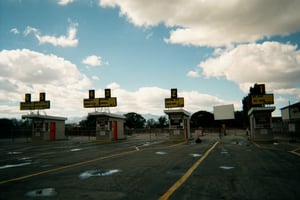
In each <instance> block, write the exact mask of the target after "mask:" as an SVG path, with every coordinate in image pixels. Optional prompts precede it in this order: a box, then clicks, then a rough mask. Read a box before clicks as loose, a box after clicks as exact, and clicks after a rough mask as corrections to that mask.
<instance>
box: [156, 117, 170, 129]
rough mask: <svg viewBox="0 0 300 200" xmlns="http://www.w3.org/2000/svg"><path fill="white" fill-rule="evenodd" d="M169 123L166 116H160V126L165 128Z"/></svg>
mask: <svg viewBox="0 0 300 200" xmlns="http://www.w3.org/2000/svg"><path fill="white" fill-rule="evenodd" d="M167 125H168V121H167V118H166V116H160V117H159V118H158V127H159V128H165V127H166V126H167Z"/></svg>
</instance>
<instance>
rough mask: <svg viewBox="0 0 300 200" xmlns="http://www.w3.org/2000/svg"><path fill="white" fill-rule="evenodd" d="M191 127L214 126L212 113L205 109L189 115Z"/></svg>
mask: <svg viewBox="0 0 300 200" xmlns="http://www.w3.org/2000/svg"><path fill="white" fill-rule="evenodd" d="M190 121H191V122H190V123H191V127H192V128H200V127H202V128H208V127H214V126H215V120H214V115H213V114H212V113H210V112H207V111H198V112H195V113H194V114H193V115H192V116H191V120H190Z"/></svg>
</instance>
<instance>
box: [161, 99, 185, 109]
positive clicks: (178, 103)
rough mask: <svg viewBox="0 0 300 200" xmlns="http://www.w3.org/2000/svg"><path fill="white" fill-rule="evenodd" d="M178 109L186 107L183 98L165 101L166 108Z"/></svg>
mask: <svg viewBox="0 0 300 200" xmlns="http://www.w3.org/2000/svg"><path fill="white" fill-rule="evenodd" d="M176 107H184V98H183V97H178V98H166V99H165V108H176Z"/></svg>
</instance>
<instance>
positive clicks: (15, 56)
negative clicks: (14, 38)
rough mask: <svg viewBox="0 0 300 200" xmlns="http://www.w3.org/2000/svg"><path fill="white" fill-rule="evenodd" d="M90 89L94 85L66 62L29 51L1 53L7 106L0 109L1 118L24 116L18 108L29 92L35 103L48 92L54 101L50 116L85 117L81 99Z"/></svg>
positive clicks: (0, 93) (1, 95)
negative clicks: (41, 95)
mask: <svg viewBox="0 0 300 200" xmlns="http://www.w3.org/2000/svg"><path fill="white" fill-rule="evenodd" d="M90 87H91V81H90V80H89V79H88V78H87V77H86V76H85V75H84V74H81V73H80V71H79V70H78V69H77V66H76V65H75V64H73V63H71V62H70V61H68V60H65V59H64V58H61V57H58V56H56V55H52V54H49V55H47V54H42V53H39V52H35V51H31V50H28V49H22V50H20V49H17V50H2V51H0V100H1V102H3V103H6V105H7V106H6V107H3V106H2V107H1V108H0V109H1V112H0V113H1V116H0V117H6V116H10V115H17V116H15V117H20V115H21V114H25V113H26V111H20V110H19V106H18V105H19V102H20V101H24V94H25V93H28V92H29V93H31V94H32V100H33V101H34V100H37V99H38V94H39V92H46V94H47V96H46V98H47V99H49V100H50V101H51V109H50V110H46V112H47V113H48V114H54V115H61V116H66V117H69V116H73V115H75V116H78V115H79V116H80V115H84V114H85V112H84V109H83V105H82V99H83V98H84V97H85V93H86V92H85V91H87V90H88V89H89V88H90ZM4 110H5V112H2V111H4ZM7 110H10V111H7Z"/></svg>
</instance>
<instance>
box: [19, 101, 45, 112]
mask: <svg viewBox="0 0 300 200" xmlns="http://www.w3.org/2000/svg"><path fill="white" fill-rule="evenodd" d="M49 108H50V101H32V102H20V110H42V109H49Z"/></svg>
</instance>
